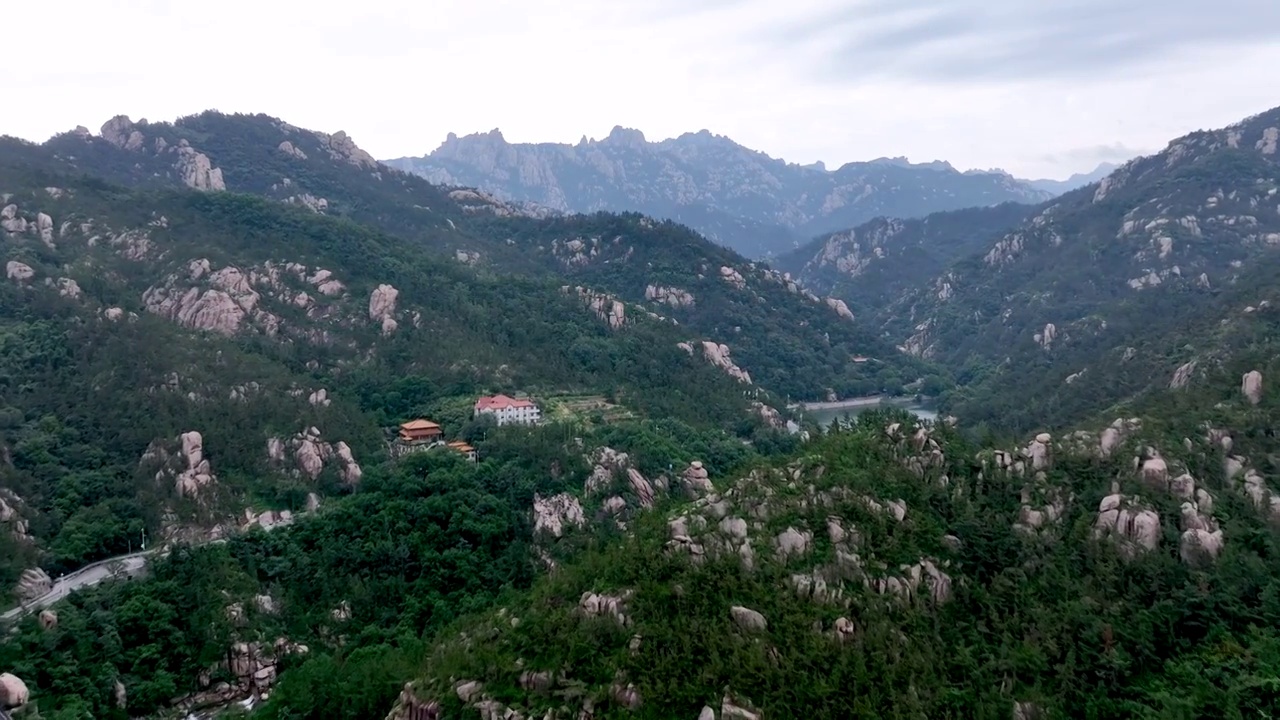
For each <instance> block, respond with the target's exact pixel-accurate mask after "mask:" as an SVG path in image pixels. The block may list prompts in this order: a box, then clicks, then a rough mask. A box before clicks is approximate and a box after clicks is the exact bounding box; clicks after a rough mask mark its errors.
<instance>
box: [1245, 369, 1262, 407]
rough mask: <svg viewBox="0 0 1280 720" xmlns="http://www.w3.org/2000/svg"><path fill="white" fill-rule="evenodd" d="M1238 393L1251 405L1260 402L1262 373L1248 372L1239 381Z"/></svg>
mask: <svg viewBox="0 0 1280 720" xmlns="http://www.w3.org/2000/svg"><path fill="white" fill-rule="evenodd" d="M1240 392H1241V394H1243V395H1244V397H1245V399H1246V400H1248V401H1249V403H1250V404H1252V405H1257V404H1258V403H1260V402H1262V373H1260V372H1258V371H1257V370H1250V371H1249V372H1247V373H1245V374H1244V377H1242V378H1241V379H1240Z"/></svg>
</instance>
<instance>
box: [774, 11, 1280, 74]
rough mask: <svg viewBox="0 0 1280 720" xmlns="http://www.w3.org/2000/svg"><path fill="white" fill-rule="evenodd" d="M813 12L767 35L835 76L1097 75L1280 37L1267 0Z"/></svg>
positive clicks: (1279, 22)
mask: <svg viewBox="0 0 1280 720" xmlns="http://www.w3.org/2000/svg"><path fill="white" fill-rule="evenodd" d="M841 5H842V7H836V3H835V2H825V0H824V2H822V3H814V4H812V5H811V6H810V8H809V13H808V14H807V15H805V16H801V17H799V18H798V19H795V20H792V21H789V22H783V23H780V24H775V25H773V26H772V27H770V28H767V29H764V28H762V29H761V30H760V33H761V38H762V39H764V40H765V41H766V42H768V43H770V44H771V46H772V47H773V48H774V49H779V50H781V49H784V48H791V49H798V50H803V49H805V48H815V47H816V48H821V49H822V50H821V52H820V53H817V54H815V56H814V57H813V58H812V60H813V61H814V63H815V67H816V68H817V70H818V72H820V73H821V74H822V75H823V76H825V77H828V78H831V79H866V78H872V77H887V78H905V79H911V80H919V81H927V82H956V81H992V80H996V81H998V80H1022V79H1037V80H1043V79H1072V78H1091V77H1094V76H1096V75H1098V74H1104V73H1116V72H1122V71H1127V72H1132V71H1135V70H1139V69H1142V68H1144V67H1148V66H1151V65H1152V64H1155V63H1159V62H1162V61H1168V60H1170V59H1172V58H1176V57H1178V56H1179V55H1180V54H1182V53H1184V52H1186V51H1187V50H1188V49H1191V48H1200V47H1206V46H1222V45H1227V44H1232V45H1242V44H1263V43H1267V42H1274V41H1276V40H1280V3H1277V2H1270V1H1267V0H1261V1H1260V0H1216V1H1215V2H1211V3H1206V2H1203V1H1202V0H1164V1H1163V2H1152V0H855V1H854V2H851V3H842V4H841Z"/></svg>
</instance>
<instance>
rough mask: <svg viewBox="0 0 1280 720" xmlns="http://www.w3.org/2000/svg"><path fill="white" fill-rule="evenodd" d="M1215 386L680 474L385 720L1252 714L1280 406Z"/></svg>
mask: <svg viewBox="0 0 1280 720" xmlns="http://www.w3.org/2000/svg"><path fill="white" fill-rule="evenodd" d="M1228 375H1234V373H1224V374H1223V375H1221V376H1215V377H1214V378H1212V380H1213V382H1212V386H1213V387H1214V388H1215V390H1214V392H1215V393H1216V395H1215V396H1214V397H1212V398H1210V397H1207V396H1201V397H1196V398H1192V399H1193V400H1194V401H1196V402H1197V403H1201V402H1203V401H1206V400H1214V401H1217V402H1216V403H1214V404H1212V405H1210V406H1205V405H1203V404H1198V405H1197V406H1196V410H1192V407H1191V406H1187V405H1181V402H1183V401H1185V400H1186V399H1187V398H1186V397H1185V396H1171V401H1172V402H1175V403H1179V405H1180V406H1179V408H1178V409H1180V410H1181V411H1182V413H1181V414H1174V413H1170V414H1168V415H1166V416H1163V417H1161V418H1160V419H1159V420H1152V421H1146V420H1126V419H1118V420H1116V421H1115V422H1114V423H1113V424H1109V425H1099V426H1094V427H1092V428H1091V429H1090V430H1085V431H1079V432H1074V433H1070V434H1066V435H1058V436H1051V435H1038V436H1037V437H1035V438H1033V439H1031V440H1030V441H1029V442H1027V444H1026V445H1025V446H1023V447H1021V448H1016V449H1012V450H1011V451H1004V450H999V449H992V448H980V447H978V446H975V445H972V444H970V443H969V442H966V441H965V440H963V439H962V438H961V437H960V436H959V435H957V434H956V433H955V431H953V430H950V429H948V428H945V427H943V428H932V429H929V428H920V427H917V426H915V425H914V424H913V420H912V419H911V418H910V417H909V416H906V415H903V414H882V413H867V414H864V415H863V416H861V417H860V418H859V422H858V423H857V424H856V425H854V426H852V427H849V428H847V429H845V430H843V431H840V432H836V433H834V434H832V435H831V436H829V437H825V438H823V439H821V440H819V441H815V442H813V443H810V444H808V445H806V446H805V447H804V448H803V449H802V450H801V452H800V453H799V454H797V455H795V456H793V457H792V458H787V459H782V460H774V461H763V462H759V463H758V464H757V465H756V466H755V467H754V468H753V469H751V470H749V471H747V470H743V471H740V472H737V473H733V474H729V475H716V476H713V483H714V487H706V486H702V485H700V484H699V483H698V482H696V481H690V482H689V487H690V488H691V489H692V488H701V489H700V490H698V491H695V494H694V496H700V497H699V498H698V499H697V500H694V501H692V502H691V501H689V500H688V499H683V500H681V501H673V502H671V503H669V504H667V505H664V506H662V507H660V508H658V509H657V510H655V511H654V512H653V513H652V514H650V515H647V516H645V517H644V518H642V519H641V520H640V521H639V522H637V523H634V524H632V525H630V526H629V527H628V529H627V531H626V532H625V534H624V535H623V536H621V537H613V538H606V539H597V540H594V541H592V542H590V544H589V545H587V547H586V548H585V549H584V550H583V551H581V553H580V554H579V555H577V556H576V557H575V558H574V559H573V560H572V561H570V562H567V563H565V564H564V565H562V566H561V567H559V568H558V569H556V570H554V571H552V572H551V573H549V574H548V575H546V576H545V577H541V578H539V579H538V580H537V581H536V582H535V583H534V584H533V586H532V588H531V589H530V591H529V592H528V593H527V594H521V595H519V596H517V597H512V598H504V599H503V600H501V601H499V603H498V607H497V608H495V609H494V610H492V611H489V612H487V613H483V614H481V615H479V616H476V617H474V618H471V619H469V620H467V621H464V622H461V623H459V624H458V625H457V627H456V628H455V629H454V631H453V634H452V635H451V636H450V637H449V638H448V639H446V640H444V641H442V642H439V643H437V644H436V645H435V646H434V648H433V649H432V650H431V651H430V652H429V654H428V655H427V657H426V660H425V663H426V669H425V671H424V673H423V677H422V679H420V680H419V681H417V682H415V683H413V684H411V685H409V686H407V687H406V689H405V691H404V693H403V694H402V695H401V697H400V700H399V703H398V704H397V707H396V710H395V711H394V712H393V713H392V715H391V716H390V717H392V718H413V717H424V716H425V717H435V716H438V717H454V716H466V715H465V714H461V713H463V712H464V711H463V710H462V708H464V707H470V708H474V709H475V710H478V711H479V712H480V715H481V717H485V716H490V717H492V716H494V714H493V713H495V712H496V713H497V715H496V716H498V717H503V716H504V715H503V714H502V713H504V712H508V711H514V712H515V713H518V714H517V715H513V716H518V717H544V716H548V713H549V716H550V717H565V718H568V717H575V716H576V714H577V713H579V712H581V711H583V709H584V708H585V709H587V711H588V712H591V713H592V716H593V717H596V718H668V717H689V718H693V717H703V718H720V719H721V720H724V719H726V718H729V719H733V718H746V717H761V718H771V717H807V718H808V717H811V718H849V717H867V718H872V717H874V718H884V717H893V718H898V717H900V718H916V717H929V718H1007V717H1010V716H1011V715H1012V716H1013V717H1016V718H1075V717H1095V718H1133V717H1141V718H1172V717H1187V718H1191V717H1240V718H1243V717H1265V716H1266V715H1267V714H1270V713H1274V712H1276V711H1277V710H1280V695H1277V694H1276V693H1275V692H1274V682H1273V679H1274V676H1275V674H1276V673H1277V672H1280V653H1278V652H1277V648H1280V644H1278V642H1280V637H1278V636H1277V635H1276V633H1275V632H1274V626H1275V623H1276V622H1277V621H1278V620H1280V616H1278V615H1277V613H1280V605H1277V604H1276V602H1275V600H1276V597H1278V595H1277V593H1280V564H1278V563H1277V560H1276V558H1277V557H1278V550H1280V544H1277V543H1278V542H1280V534H1278V533H1277V527H1276V525H1275V508H1276V507H1278V506H1277V503H1280V500H1277V497H1278V496H1277V495H1275V494H1274V491H1273V490H1272V489H1271V488H1272V487H1273V485H1274V481H1273V480H1268V479H1265V478H1264V477H1263V474H1264V473H1265V474H1266V476H1267V477H1268V478H1269V477H1272V475H1271V473H1273V472H1274V470H1275V466H1274V449H1275V441H1274V438H1267V437H1262V436H1260V435H1259V434H1257V433H1256V432H1255V428H1256V427H1257V425H1256V423H1258V422H1260V421H1261V422H1266V418H1270V417H1272V415H1273V413H1274V410H1275V397H1276V396H1275V394H1274V393H1270V394H1269V395H1267V396H1265V397H1264V398H1263V399H1262V400H1261V402H1260V403H1259V404H1258V405H1254V404H1253V403H1252V399H1251V398H1249V397H1248V396H1245V395H1243V394H1241V392H1240V391H1239V388H1235V387H1232V385H1234V383H1231V384H1230V385H1228V384H1226V381H1229V380H1230V378H1229V377H1227V376H1228ZM1209 407H1212V408H1214V409H1213V410H1212V411H1208V408H1209ZM1206 411H1208V414H1206ZM1206 420H1209V422H1207V423H1206V422H1205V421H1206ZM588 532H589V531H588ZM573 538H574V536H573V535H568V536H566V539H569V540H572V539H573ZM544 541H547V540H546V539H544ZM561 542H563V540H562V541H561ZM322 682H323V680H322V678H320V677H307V676H304V675H300V676H295V677H294V678H291V679H288V680H286V682H285V683H283V684H282V685H281V687H280V692H279V693H278V695H277V698H276V700H275V701H273V702H274V703H279V704H278V705H276V707H277V708H282V707H284V706H287V705H288V703H290V702H292V701H293V700H292V699H293V698H295V697H301V696H305V695H306V694H307V693H308V692H314V691H315V690H316V689H317V688H318V687H319V686H320V684H321V683H322ZM270 708H271V705H270V704H269V705H268V711H267V716H268V717H287V716H288V715H286V714H284V712H283V710H276V711H274V714H273V711H271V709H270ZM432 713H437V714H436V715H433V714H432ZM486 713H488V715H486ZM699 713H701V715H699Z"/></svg>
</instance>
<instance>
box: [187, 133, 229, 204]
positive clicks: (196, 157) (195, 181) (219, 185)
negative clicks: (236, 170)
mask: <svg viewBox="0 0 1280 720" xmlns="http://www.w3.org/2000/svg"><path fill="white" fill-rule="evenodd" d="M177 153H178V162H177V164H176V167H177V168H178V173H179V174H180V175H181V177H182V182H183V183H184V184H186V186H187V187H189V188H194V189H196V190H205V191H210V192H218V191H222V190H226V189H227V184H226V183H225V182H223V180H222V170H221V169H219V168H216V167H214V166H213V163H212V162H210V161H209V156H207V155H205V154H204V153H202V152H198V151H196V149H195V148H193V147H191V146H190V145H188V144H187V141H186V140H180V141H179V142H178V148H177Z"/></svg>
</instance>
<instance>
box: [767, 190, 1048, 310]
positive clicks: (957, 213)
mask: <svg viewBox="0 0 1280 720" xmlns="http://www.w3.org/2000/svg"><path fill="white" fill-rule="evenodd" d="M1034 212H1035V208H1034V207H1032V206H1030V205H1019V204H1016V203H1004V204H1002V205H996V206H993V207H980V208H968V209H965V210H954V211H951V212H941V213H934V214H932V215H928V216H926V217H923V218H918V219H906V220H903V219H899V218H888V217H881V218H876V219H874V220H872V221H870V222H868V223H864V224H862V225H859V226H858V227H856V228H853V229H852V230H845V231H843V232H837V233H831V234H829V235H824V236H821V237H818V238H815V239H814V240H813V241H811V242H809V243H808V244H806V245H803V246H801V247H799V248H797V249H796V250H794V251H792V252H790V253H787V254H786V255H783V256H781V257H779V258H777V259H776V260H773V261H771V262H770V265H771V266H772V267H774V268H776V269H777V270H778V271H780V272H784V273H788V274H790V275H791V276H792V277H793V278H795V279H796V280H797V281H798V282H799V283H800V284H801V285H802V286H804V287H806V288H809V289H810V290H813V291H814V292H817V293H822V294H824V295H831V296H834V297H838V298H840V299H842V300H844V301H845V302H847V303H849V306H850V307H851V308H852V309H855V310H857V311H859V312H860V313H861V312H864V311H865V312H872V313H878V312H879V311H880V310H881V309H882V308H884V306H885V305H886V304H887V303H889V302H891V301H892V300H894V299H895V298H898V297H899V296H901V295H902V294H904V293H906V292H908V291H910V290H914V289H915V288H917V287H920V286H922V285H924V284H926V283H928V282H930V281H932V280H933V279H934V278H936V277H937V276H938V275H939V274H940V273H942V272H943V271H944V270H946V269H947V268H949V267H950V266H951V265H952V264H954V263H955V262H957V261H959V260H962V259H964V258H967V257H968V256H970V255H972V254H974V253H975V252H978V251H980V250H981V251H985V250H986V248H987V246H988V245H990V243H991V242H992V241H994V240H995V239H996V238H997V237H999V236H1000V235H1002V234H1003V233H1004V232H1005V231H1006V230H1008V229H1009V228H1011V227H1013V226H1015V225H1017V224H1018V223H1020V222H1022V221H1023V220H1025V219H1027V218H1028V217H1030V216H1031V215H1032V214H1033V213H1034Z"/></svg>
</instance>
